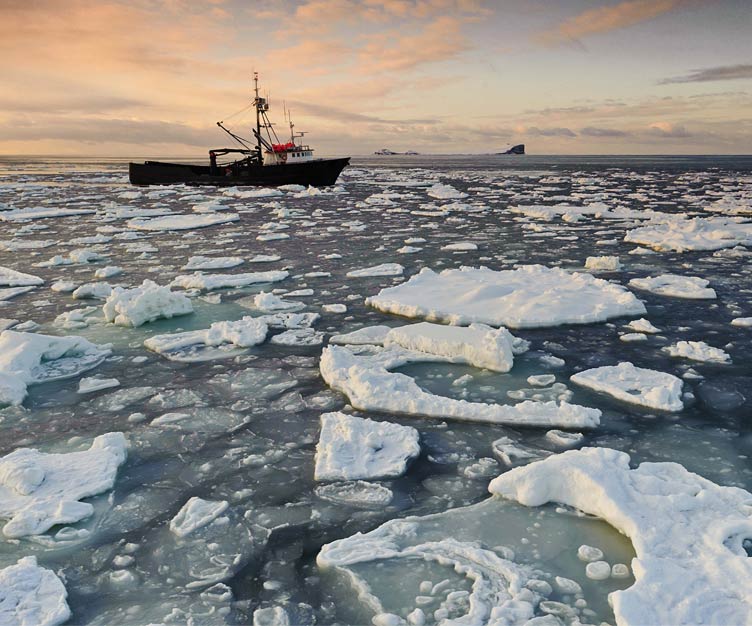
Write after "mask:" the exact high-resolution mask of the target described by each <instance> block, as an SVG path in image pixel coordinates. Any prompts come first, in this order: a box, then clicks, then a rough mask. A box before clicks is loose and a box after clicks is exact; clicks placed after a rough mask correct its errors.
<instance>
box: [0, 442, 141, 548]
mask: <svg viewBox="0 0 752 626" xmlns="http://www.w3.org/2000/svg"><path fill="white" fill-rule="evenodd" d="M126 449H127V443H126V440H125V437H124V436H123V434H122V433H107V434H106V435H100V436H99V437H96V438H95V439H94V441H93V442H92V444H91V447H90V448H89V449H88V450H83V451H80V452H69V453H67V454H48V453H44V452H39V450H35V449H32V448H19V449H17V450H14V451H13V452H11V453H10V454H7V455H6V456H4V457H0V518H4V519H7V520H8V521H7V522H6V524H5V526H4V527H3V534H4V535H5V536H6V537H9V538H18V537H25V536H27V535H39V534H41V533H44V532H46V531H47V530H49V529H50V528H51V527H52V526H55V525H57V524H74V523H76V522H78V521H80V520H82V519H85V518H87V517H89V516H90V515H91V514H92V513H93V511H94V507H93V506H92V505H91V504H89V503H88V502H79V500H82V499H84V498H88V497H91V496H95V495H97V494H100V493H102V492H104V491H107V490H109V489H112V486H113V484H114V483H115V476H116V474H117V470H118V467H120V465H122V464H123V462H124V461H125V457H126Z"/></svg>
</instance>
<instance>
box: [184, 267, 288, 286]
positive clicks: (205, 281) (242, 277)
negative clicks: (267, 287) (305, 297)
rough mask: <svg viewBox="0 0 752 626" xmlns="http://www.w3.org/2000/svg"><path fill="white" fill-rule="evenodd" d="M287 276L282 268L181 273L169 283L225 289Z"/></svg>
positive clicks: (275, 281) (281, 278) (275, 280)
mask: <svg viewBox="0 0 752 626" xmlns="http://www.w3.org/2000/svg"><path fill="white" fill-rule="evenodd" d="M288 276H289V273H288V272H286V271H284V270H272V271H269V272H247V273H245V274H203V273H202V272H194V273H193V274H182V275H180V276H177V277H175V279H174V280H173V281H172V283H171V285H172V286H174V287H182V288H183V289H202V290H204V291H211V290H212V289H225V288H227V287H247V286H248V285H257V284H260V283H277V282H279V281H281V280H284V279H285V278H287V277H288Z"/></svg>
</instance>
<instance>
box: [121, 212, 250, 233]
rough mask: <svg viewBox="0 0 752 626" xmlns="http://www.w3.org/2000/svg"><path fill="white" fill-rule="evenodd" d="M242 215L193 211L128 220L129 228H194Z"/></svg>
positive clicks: (157, 229) (237, 218)
mask: <svg viewBox="0 0 752 626" xmlns="http://www.w3.org/2000/svg"><path fill="white" fill-rule="evenodd" d="M239 219H240V216H239V215H237V214H235V213H193V214H188V215H164V216H162V217H154V218H151V219H141V218H136V219H132V220H130V221H129V222H128V228H134V229H136V230H147V231H161V230H192V229H194V228H205V227H207V226H216V225H218V224H227V223H228V222H237V221H238V220H239Z"/></svg>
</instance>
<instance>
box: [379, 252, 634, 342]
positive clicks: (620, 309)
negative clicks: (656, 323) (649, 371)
mask: <svg viewBox="0 0 752 626" xmlns="http://www.w3.org/2000/svg"><path fill="white" fill-rule="evenodd" d="M552 302H555V303H556V306H552ZM366 303H367V304H369V305H370V306H372V307H375V308H377V309H379V310H381V311H385V312H388V313H396V314H398V315H404V316H405V317H423V318H426V319H428V320H432V321H433V320H436V321H443V322H448V323H451V324H470V323H472V322H480V323H484V324H490V325H492V326H508V327H510V328H536V327H541V326H557V325H559V324H589V323H591V322H602V321H605V320H607V319H609V318H612V317H620V316H630V315H642V314H644V313H645V305H644V304H643V303H642V302H640V300H638V299H637V298H636V297H635V296H634V295H633V294H632V293H631V292H629V291H627V290H626V289H624V287H622V286H620V285H617V284H615V283H610V282H608V281H605V280H602V279H599V278H594V277H593V276H591V275H590V274H584V273H571V274H570V273H568V272H565V271H564V270H562V269H559V268H549V267H544V266H542V265H526V266H522V267H519V268H517V269H516V270H502V271H498V272H497V271H493V270H490V269H487V268H472V267H462V268H460V269H458V270H444V271H443V272H441V273H439V274H437V273H436V272H434V271H432V270H430V269H428V268H425V269H423V270H422V271H421V272H420V273H419V274H417V275H415V276H413V277H412V278H410V280H408V281H407V282H405V283H402V284H401V285H397V286H395V287H387V288H386V289H382V290H381V291H380V292H379V294H378V295H376V296H371V297H370V298H368V299H367V300H366Z"/></svg>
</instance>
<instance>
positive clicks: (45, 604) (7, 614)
mask: <svg viewBox="0 0 752 626" xmlns="http://www.w3.org/2000/svg"><path fill="white" fill-rule="evenodd" d="M67 597H68V594H67V592H66V591H65V586H64V585H63V583H62V582H61V580H60V579H59V578H58V577H57V576H56V575H55V573H54V572H53V571H51V570H48V569H45V568H44V567H39V565H37V559H36V557H34V556H27V557H24V558H22V559H19V560H18V562H17V563H16V564H14V565H9V566H8V567H6V568H3V569H0V624H2V625H3V626H57V624H62V623H63V622H65V621H67V620H68V619H69V618H70V616H71V612H70V609H69V608H68V603H67V602H66V598H67Z"/></svg>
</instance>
